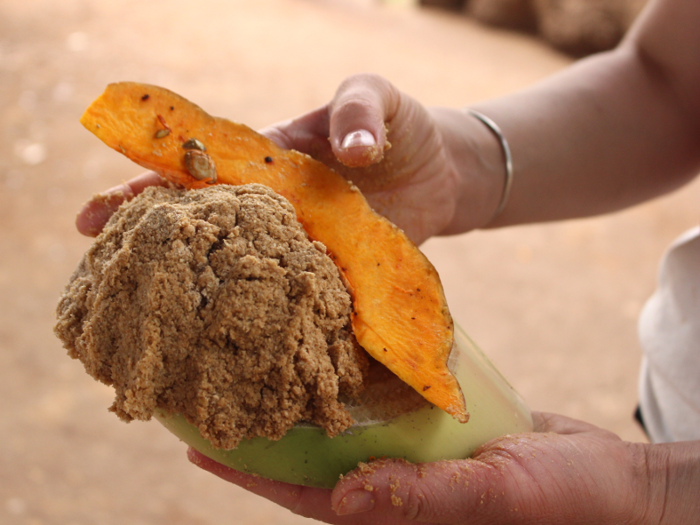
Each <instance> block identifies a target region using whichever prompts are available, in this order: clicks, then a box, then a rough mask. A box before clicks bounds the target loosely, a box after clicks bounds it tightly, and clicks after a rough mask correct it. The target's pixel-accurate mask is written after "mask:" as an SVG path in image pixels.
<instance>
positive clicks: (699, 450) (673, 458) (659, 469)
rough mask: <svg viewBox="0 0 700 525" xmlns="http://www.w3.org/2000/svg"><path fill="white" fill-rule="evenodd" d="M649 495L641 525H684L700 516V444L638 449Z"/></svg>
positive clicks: (693, 521) (642, 513)
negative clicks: (641, 455) (641, 456)
mask: <svg viewBox="0 0 700 525" xmlns="http://www.w3.org/2000/svg"><path fill="white" fill-rule="evenodd" d="M637 446H639V447H641V448H642V452H641V454H643V457H644V461H643V462H642V464H643V469H642V472H641V473H640V475H641V479H642V480H643V485H644V486H645V488H646V494H645V495H644V496H643V500H644V505H640V506H639V509H640V511H641V512H640V513H639V520H638V522H639V523H644V524H647V523H649V524H654V525H656V524H659V525H684V524H694V523H697V522H698V516H700V496H699V495H700V441H686V442H679V443H664V444H657V445H637Z"/></svg>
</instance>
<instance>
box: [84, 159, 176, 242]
mask: <svg viewBox="0 0 700 525" xmlns="http://www.w3.org/2000/svg"><path fill="white" fill-rule="evenodd" d="M165 184H166V182H165V180H164V179H163V178H161V176H160V175H158V174H157V173H154V172H152V171H149V172H146V173H142V174H141V175H139V176H137V177H134V178H133V179H131V180H128V181H126V182H125V183H123V184H120V185H119V186H115V187H113V188H110V189H108V190H107V191H104V192H102V193H98V194H97V195H94V196H93V197H92V198H91V199H90V200H89V201H88V202H86V203H85V204H84V205H83V207H82V209H81V210H80V212H78V216H77V217H76V219H75V225H76V227H77V228H78V231H79V232H80V233H82V234H83V235H87V236H88V237H96V236H97V235H99V233H100V232H101V231H102V229H103V228H104V226H105V224H107V221H108V220H109V218H110V217H111V216H112V214H113V213H114V212H115V211H117V209H118V208H119V206H120V205H121V204H122V203H123V202H124V201H126V200H129V199H131V198H133V197H134V196H135V195H138V194H139V193H141V192H142V191H143V190H144V189H145V188H147V187H148V186H163V185H165Z"/></svg>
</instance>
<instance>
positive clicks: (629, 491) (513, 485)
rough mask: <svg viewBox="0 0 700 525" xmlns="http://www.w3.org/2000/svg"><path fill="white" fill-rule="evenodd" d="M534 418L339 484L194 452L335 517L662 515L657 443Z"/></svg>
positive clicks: (251, 484) (541, 524)
mask: <svg viewBox="0 0 700 525" xmlns="http://www.w3.org/2000/svg"><path fill="white" fill-rule="evenodd" d="M534 419H535V430H536V432H535V433H531V434H519V435H512V436H505V437H502V438H498V439H495V440H493V441H491V442H489V443H487V444H486V445H484V446H483V447H482V448H481V449H480V450H478V451H477V452H476V453H475V454H474V456H473V458H472V459H467V460H460V461H443V462H438V463H428V464H421V465H413V464H409V463H407V462H405V461H400V460H390V459H386V460H379V461H375V462H372V463H370V464H369V465H367V466H361V467H360V468H358V469H357V470H355V471H353V472H352V473H350V474H348V475H347V476H345V477H344V478H343V479H341V480H340V481H339V482H338V484H337V485H336V487H335V489H333V490H325V489H316V488H309V487H299V486H296V485H289V484H286V483H281V482H276V481H270V480H266V479H263V478H260V477H257V476H253V475H250V474H244V473H241V472H238V471H236V470H232V469H230V468H228V467H225V466H223V465H220V464H218V463H216V462H214V461H213V460H211V459H208V458H206V457H205V456H203V455H201V454H199V453H198V452H196V451H194V450H190V451H189V452H188V455H189V458H190V461H192V462H193V463H194V464H196V465H198V466H199V467H201V468H203V469H205V470H207V471H209V472H212V473H213V474H215V475H217V476H219V477H221V478H223V479H225V480H227V481H230V482H232V483H235V484H236V485H239V486H241V487H243V488H245V489H246V490H249V491H251V492H253V493H255V494H258V495H260V496H263V497H265V498H267V499H269V500H271V501H273V502H275V503H277V504H279V505H281V506H283V507H285V508H288V509H289V510H291V511H292V512H294V513H295V514H300V515H302V516H307V517H311V518H314V519H317V520H320V521H324V522H327V523H336V524H351V523H352V524H356V525H369V524H382V525H399V524H405V525H407V524H409V523H440V524H455V525H456V524H462V525H466V524H470V525H471V524H490V525H498V524H523V525H524V524H538V525H545V524H561V523H566V524H568V525H575V524H596V525H603V524H607V523H610V524H612V523H614V524H618V525H619V524H626V523H630V524H631V523H659V522H660V520H661V513H662V511H663V501H661V499H662V498H661V499H660V498H659V497H657V493H656V491H654V490H653V487H652V483H651V481H652V480H651V479H649V471H648V470H647V469H646V467H647V464H646V460H647V456H646V447H648V445H643V444H633V443H627V442H624V441H622V440H621V439H620V438H619V437H617V436H616V435H614V434H612V433H611V432H608V431H606V430H602V429H600V428H597V427H595V426H593V425H589V424H587V423H583V422H580V421H575V420H572V419H569V418H566V417H563V416H558V415H554V414H542V413H535V414H534ZM656 481H660V482H662V481H663V480H656ZM657 511H658V512H657Z"/></svg>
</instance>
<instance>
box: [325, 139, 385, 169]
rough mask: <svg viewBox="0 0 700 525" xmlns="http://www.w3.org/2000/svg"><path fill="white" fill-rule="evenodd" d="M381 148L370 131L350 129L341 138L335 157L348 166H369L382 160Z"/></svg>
mask: <svg viewBox="0 0 700 525" xmlns="http://www.w3.org/2000/svg"><path fill="white" fill-rule="evenodd" d="M383 153H384V152H383V149H382V148H380V147H379V144H378V141H377V139H376V138H375V136H374V134H373V133H372V132H371V131H368V130H366V129H358V130H355V131H350V132H349V133H347V134H346V135H345V136H344V137H343V138H342V140H341V142H340V146H339V147H338V148H337V150H336V157H337V158H338V160H339V161H340V162H342V163H343V164H344V165H345V166H348V167H350V168H355V167H366V166H371V165H372V164H375V163H377V162H379V161H381V160H382V157H383Z"/></svg>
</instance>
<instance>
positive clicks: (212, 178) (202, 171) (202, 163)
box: [185, 149, 216, 184]
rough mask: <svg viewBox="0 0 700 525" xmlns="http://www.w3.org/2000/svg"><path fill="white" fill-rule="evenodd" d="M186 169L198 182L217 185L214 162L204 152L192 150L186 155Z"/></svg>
mask: <svg viewBox="0 0 700 525" xmlns="http://www.w3.org/2000/svg"><path fill="white" fill-rule="evenodd" d="M185 168H187V171H188V173H189V174H190V175H192V176H193V177H194V178H195V179H197V180H206V181H207V184H215V183H216V166H215V165H214V161H213V160H212V159H211V157H210V156H209V155H207V154H206V153H204V152H203V151H199V150H196V149H191V150H189V151H188V152H187V153H185Z"/></svg>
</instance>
